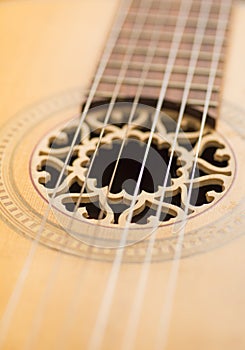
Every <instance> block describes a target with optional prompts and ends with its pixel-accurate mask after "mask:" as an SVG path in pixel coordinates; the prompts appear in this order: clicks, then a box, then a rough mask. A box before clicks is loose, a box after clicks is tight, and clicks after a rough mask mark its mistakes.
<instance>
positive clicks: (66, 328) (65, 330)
mask: <svg viewBox="0 0 245 350" xmlns="http://www.w3.org/2000/svg"><path fill="white" fill-rule="evenodd" d="M160 5H162V3H161V4H160ZM170 5H171V3H170V2H168V3H167V5H166V6H165V12H166V11H167V10H168V9H169V7H170ZM160 9H161V6H160V8H159V10H160ZM155 27H157V23H155V25H154V28H155ZM159 36H160V32H159V31H155V30H154V29H153V31H152V35H151V40H150V43H149V45H148V50H147V53H146V57H145V62H142V65H143V69H142V74H141V76H140V77H139V85H138V87H137V91H136V94H135V98H134V101H133V105H132V109H131V111H130V116H129V121H128V124H127V129H126V131H125V133H124V137H123V140H122V144H121V148H120V150H119V153H118V158H117V160H118V159H120V156H121V152H122V149H123V146H124V140H126V137H127V130H128V126H129V125H130V124H131V123H132V119H133V116H134V114H135V111H136V108H137V104H138V102H139V98H140V95H141V93H142V89H143V87H144V82H145V79H146V76H147V74H148V72H149V69H150V67H151V63H152V61H153V59H154V57H155V54H154V53H155V50H156V48H157V45H158V42H159V39H160V37H159ZM115 169H116V165H115ZM115 169H114V171H113V174H115ZM113 178H114V176H113V175H112V180H111V181H110V185H109V188H110V187H111V185H112V182H113ZM101 212H102V210H101ZM81 274H82V272H81ZM81 287H82V283H81V280H80V279H79V280H78V282H77V285H76V287H75V289H74V293H73V297H72V298H71V305H70V306H69V307H68V315H67V317H65V322H64V325H63V327H62V331H61V332H60V336H58V337H57V339H58V342H59V343H58V346H57V348H58V349H60V350H62V349H65V348H66V339H68V334H69V332H70V330H71V326H72V324H73V323H74V315H75V314H76V310H77V298H78V296H79V295H80V294H81Z"/></svg>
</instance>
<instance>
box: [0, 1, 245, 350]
mask: <svg viewBox="0 0 245 350" xmlns="http://www.w3.org/2000/svg"><path fill="white" fill-rule="evenodd" d="M117 6H118V3H117V2H116V1H113V0H106V1H99V0H92V1H89V2H88V1H72V2H69V1H65V0H59V1H58V0H52V1H28V0H23V1H2V2H1V3H0V42H1V57H0V95H1V103H0V116H1V117H0V121H1V141H0V146H1V151H2V150H3V156H2V155H1V157H2V159H3V162H4V164H5V166H4V168H3V174H2V182H3V184H2V185H1V188H0V190H1V196H2V197H1V214H0V215H1V220H0V315H3V314H4V312H5V309H6V306H7V305H8V303H9V298H10V296H11V293H12V291H13V290H14V288H15V286H16V281H17V280H18V276H19V274H20V273H21V271H22V268H23V266H24V264H25V263H26V259H27V257H28V254H29V252H30V249H31V248H32V245H33V238H34V237H35V232H36V231H35V229H36V226H35V225H34V224H33V225H34V226H33V227H32V226H31V225H32V223H31V220H32V219H33V220H34V221H35V220H36V218H38V220H39V222H40V221H41V219H40V218H42V217H43V216H44V215H45V210H46V208H47V201H46V200H45V199H44V198H43V196H42V195H40V192H39V191H38V189H37V188H36V187H35V186H34V185H33V178H32V176H31V171H32V169H31V166H32V165H30V164H31V163H30V162H31V159H33V157H35V149H36V147H37V145H38V143H39V142H40V140H41V139H42V138H43V137H44V136H45V135H47V134H48V133H49V132H50V131H51V130H52V129H55V128H57V126H59V125H60V124H62V123H63V122H65V121H68V120H69V119H70V118H73V117H74V116H75V115H77V114H78V113H79V111H80V108H81V103H82V101H83V96H84V97H85V95H86V88H87V86H88V85H89V83H90V81H91V77H92V75H93V72H94V71H95V68H96V65H97V62H98V60H99V58H100V55H101V51H102V48H103V46H104V43H105V39H106V37H107V35H108V33H109V30H110V27H111V23H112V20H113V18H114V15H115V13H116V11H117V8H118V7H117ZM244 19H245V7H244V4H242V3H239V2H238V3H237V4H235V6H234V10H233V14H232V20H231V25H230V27H231V34H230V39H229V41H230V47H229V52H228V59H227V65H226V78H225V84H224V94H223V100H224V103H223V106H222V110H221V113H220V118H219V120H218V121H217V126H216V128H217V132H218V133H219V135H220V136H221V137H225V139H226V140H227V142H228V144H229V145H230V148H231V150H232V154H233V155H234V163H233V165H232V166H233V168H232V172H233V179H232V181H231V184H230V185H229V186H230V187H229V190H228V192H227V193H226V195H225V196H224V197H223V198H222V199H221V200H220V201H218V202H217V203H216V204H215V205H214V206H213V207H212V208H211V209H209V210H206V211H204V212H203V213H200V214H199V215H196V216H195V217H194V218H193V219H191V220H190V221H189V222H188V224H187V228H186V230H187V231H186V232H188V233H190V234H191V233H192V232H196V233H195V234H193V238H192V239H190V241H189V242H187V243H186V245H185V246H184V248H183V258H182V259H181V260H180V262H179V267H178V278H177V284H176V290H175V293H174V296H173V303H172V308H171V318H170V322H169V328H168V340H167V344H166V349H168V350H175V349H188V350H194V349H195V350H196V349H198V350H206V349H208V350H219V349H220V350H221V349H222V350H229V349H236V350H240V349H241V350H242V349H244V348H245V326H244V314H245V297H244V292H245V278H244V266H245V254H244V246H245V236H244V235H243V233H244V226H243V224H244V217H242V216H241V213H242V209H243V208H244V207H242V205H244V188H243V186H244V170H245V159H244V141H243V140H242V136H243V137H244V120H243V119H244V115H245V103H244V92H245V76H244V73H243V66H244V62H245V49H244V44H243V42H244V32H245V21H244ZM18 122H21V123H22V124H21V123H20V124H21V125H20V124H18ZM14 126H15V127H16V129H15V130H14ZM11 130H12V131H13V130H14V131H13V132H12V133H11V132H10V131H11ZM4 139H6V144H7V145H8V147H5V146H4V142H5V141H3V140H4ZM34 161H35V160H34ZM11 169H12V170H11ZM6 196H7V197H6ZM9 203H10V204H9ZM11 206H12V207H11ZM11 208H12V209H11ZM13 208H15V209H13ZM11 210H12V214H11ZM18 213H19V214H18ZM11 215H13V218H12V216H11ZM25 220H26V221H25ZM28 220H29V221H28ZM52 222H55V229H54V228H53V226H52ZM46 229H47V230H48V229H49V230H50V231H52V230H53V231H52V232H53V234H54V236H52V235H49V233H48V232H46V231H45V232H44V236H43V237H42V239H41V240H40V243H38V244H37V246H36V250H35V254H34V255H33V257H32V261H31V264H30V266H29V268H28V274H27V276H26V279H25V283H24V285H23V290H22V291H21V295H20V298H19V300H18V303H17V305H16V308H15V310H14V312H13V314H12V316H11V322H9V325H8V327H7V328H8V329H7V330H6V332H5V333H4V334H5V335H4V338H3V339H2V342H1V343H0V348H1V349H4V350H5V349H6V350H7V349H9V350H19V349H27V348H28V349H36V350H39V349H40V350H41V349H50V350H51V349H61V348H62V347H63V348H64V349H87V348H88V344H89V342H90V338H91V336H92V331H93V328H94V324H95V322H96V318H97V314H98V310H99V308H100V304H101V300H102V299H103V295H104V291H105V289H106V286H107V283H108V278H109V276H110V272H111V266H112V261H113V258H114V256H115V251H114V250H113V249H112V251H111V249H108V248H107V247H105V248H103V249H101V248H100V247H97V248H96V247H92V248H89V247H88V248H86V247H85V248H84V245H79V244H78V243H79V242H78V243H77V245H76V244H74V246H69V247H68V246H67V245H66V243H64V242H63V241H62V239H63V238H62V239H61V240H60V241H59V239H58V238H57V237H58V235H59V230H60V227H59V222H58V220H57V217H56V214H55V213H53V212H52V213H51V214H50V215H49V217H48V221H47V226H46ZM111 230H112V231H113V230H114V233H113V234H116V229H111ZM55 235H57V236H55ZM80 243H81V242H80ZM166 244H167V243H166ZM188 244H189V245H188ZM142 249H143V248H142V246H141V245H140V244H139V245H137V243H136V244H135V245H133V247H131V248H130V249H129V253H128V255H127V258H125V261H123V263H122V266H121V269H120V271H119V275H118V280H117V284H116V287H115V292H114V296H113V299H112V300H111V303H112V304H111V310H110V314H109V318H108V323H107V325H106V329H105V334H104V336H103V344H101V347H100V348H101V349H120V347H121V346H122V344H123V341H124V332H125V329H126V326H127V322H128V318H129V314H130V310H131V307H132V305H133V303H134V301H135V293H136V291H137V286H138V279H139V275H140V271H141V268H142V255H143V254H144V251H143V253H142ZM173 261H174V260H173V257H171V256H169V255H168V254H165V253H164V252H163V253H162V255H161V254H160V253H159V252H156V254H155V259H154V261H153V262H152V263H151V265H150V268H149V275H148V281H147V286H146V290H145V294H144V302H143V304H142V308H141V310H140V319H139V323H138V327H137V334H136V337H135V344H134V348H135V349H141V350H146V349H153V348H154V344H155V340H156V333H157V330H158V325H159V319H160V316H161V313H162V310H163V302H164V297H165V295H166V293H167V286H168V281H169V276H170V274H171V271H172V265H173ZM54 281H55V282H54ZM47 286H48V287H47ZM6 319H7V318H6ZM5 321H6V320H5Z"/></svg>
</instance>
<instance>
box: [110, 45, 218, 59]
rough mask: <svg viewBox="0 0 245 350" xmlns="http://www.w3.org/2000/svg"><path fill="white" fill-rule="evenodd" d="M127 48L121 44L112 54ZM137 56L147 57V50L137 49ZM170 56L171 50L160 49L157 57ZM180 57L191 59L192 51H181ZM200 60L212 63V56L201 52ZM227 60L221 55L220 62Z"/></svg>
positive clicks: (157, 51)
mask: <svg viewBox="0 0 245 350" xmlns="http://www.w3.org/2000/svg"><path fill="white" fill-rule="evenodd" d="M126 47H127V45H125V44H119V45H117V46H116V47H115V48H114V50H113V52H112V54H113V53H123V52H124V50H125V48H126ZM134 53H135V54H139V55H145V54H146V49H145V48H144V47H136V48H135V50H134ZM168 54H169V50H168V49H164V48H160V47H159V48H158V49H157V50H156V56H159V57H168ZM178 57H180V58H187V59H188V58H190V51H189V50H184V49H180V50H179V52H178ZM199 58H200V59H202V60H204V61H211V56H210V53H209V52H204V51H200V53H199ZM224 60H225V55H224V54H221V55H220V61H221V62H223V61H224Z"/></svg>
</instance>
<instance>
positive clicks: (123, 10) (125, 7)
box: [0, 0, 132, 348]
mask: <svg viewBox="0 0 245 350" xmlns="http://www.w3.org/2000/svg"><path fill="white" fill-rule="evenodd" d="M131 2H132V0H124V1H122V2H121V3H120V8H119V11H118V13H117V16H116V18H115V21H114V23H113V26H112V30H111V33H110V36H109V38H108V41H107V44H106V46H105V49H104V52H103V54H102V58H101V60H100V64H99V66H98V69H97V72H96V74H95V77H94V81H93V83H92V87H91V89H90V92H89V96H88V99H87V101H86V104H85V107H84V110H83V112H82V113H81V119H80V122H79V125H78V127H77V130H76V132H75V134H74V137H73V140H72V142H71V146H70V150H69V152H68V154H67V156H66V159H65V162H64V165H63V168H62V169H61V172H60V175H59V177H58V179H57V182H56V185H55V189H54V192H53V194H52V196H51V198H50V200H49V203H48V205H47V208H46V210H45V212H44V215H43V218H42V220H41V224H40V227H39V230H38V232H37V234H36V236H35V238H34V239H33V241H32V243H31V247H30V250H29V252H28V255H27V257H26V259H25V261H24V263H23V266H22V268H21V271H20V273H19V276H18V279H17V281H16V283H15V286H14V288H13V291H12V293H11V295H10V298H9V300H8V303H7V305H6V307H5V310H4V312H3V315H2V318H1V321H0V348H1V347H2V345H3V343H4V341H5V339H6V336H7V333H8V330H9V326H10V323H11V320H12V317H13V315H14V312H15V309H16V307H17V305H18V302H19V299H20V297H21V294H22V291H23V288H24V285H25V281H26V279H27V276H28V273H29V271H30V268H31V265H32V262H33V259H34V256H35V253H36V251H37V249H38V243H39V241H40V238H41V235H42V233H43V230H44V227H45V225H46V222H47V219H48V216H49V213H50V211H51V209H52V206H53V202H54V198H55V196H56V192H57V190H58V187H59V185H60V183H61V180H62V177H63V175H64V172H65V169H66V166H67V164H68V162H69V160H70V158H71V155H72V151H73V148H74V145H75V143H76V141H77V139H78V137H79V131H80V129H81V126H82V124H83V122H84V120H85V118H86V115H87V113H88V110H89V107H90V105H91V103H92V100H93V97H94V95H95V92H96V90H97V87H98V85H99V82H100V80H101V77H102V75H103V72H104V70H105V67H106V65H107V62H108V60H109V58H110V55H111V52H112V50H113V48H114V46H115V43H116V41H117V38H118V36H119V34H120V31H121V27H122V25H123V23H124V20H125V18H126V16H127V13H128V11H129V7H130V4H131Z"/></svg>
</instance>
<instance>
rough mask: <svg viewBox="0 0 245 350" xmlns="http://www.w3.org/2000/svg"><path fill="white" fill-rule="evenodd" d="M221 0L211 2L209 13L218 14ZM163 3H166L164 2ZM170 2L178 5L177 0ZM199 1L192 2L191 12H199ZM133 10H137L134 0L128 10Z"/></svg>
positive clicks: (142, 9) (153, 2)
mask: <svg viewBox="0 0 245 350" xmlns="http://www.w3.org/2000/svg"><path fill="white" fill-rule="evenodd" d="M221 2H222V1H220V3H219V4H216V3H213V4H212V11H211V15H212V14H213V12H214V11H216V14H217V15H218V12H219V8H220V4H221ZM155 3H158V2H155V1H152V8H153V9H155ZM165 3H166V2H165ZM172 3H173V5H178V4H179V1H174V0H173V1H172ZM200 3H201V1H198V2H196V3H195V2H194V3H193V5H192V8H191V13H192V12H195V13H196V14H198V13H199V7H200ZM133 10H136V11H137V10H138V8H137V4H136V3H135V1H134V3H133V5H132V6H131V9H130V12H131V11H133ZM141 11H143V12H144V11H145V9H144V8H141ZM176 12H177V10H176Z"/></svg>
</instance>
